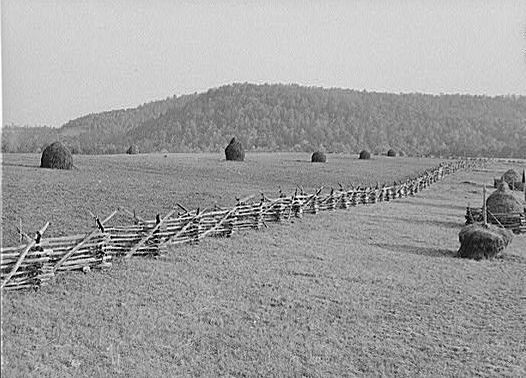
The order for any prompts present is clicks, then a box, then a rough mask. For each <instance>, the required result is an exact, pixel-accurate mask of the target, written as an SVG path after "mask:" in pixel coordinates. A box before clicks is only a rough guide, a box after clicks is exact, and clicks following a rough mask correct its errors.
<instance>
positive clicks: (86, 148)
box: [2, 83, 526, 158]
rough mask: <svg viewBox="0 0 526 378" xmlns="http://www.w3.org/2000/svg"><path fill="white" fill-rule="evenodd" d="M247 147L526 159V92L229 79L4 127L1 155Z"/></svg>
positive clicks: (186, 150) (274, 149) (200, 150)
mask: <svg viewBox="0 0 526 378" xmlns="http://www.w3.org/2000/svg"><path fill="white" fill-rule="evenodd" d="M233 136H235V137H236V139H238V140H240V141H241V142H242V144H243V145H244V146H245V149H246V150H248V151H307V152H311V151H314V150H319V149H321V150H324V151H326V152H344V153H356V152H358V151H360V150H362V149H367V150H369V151H371V152H372V153H383V152H385V151H387V150H388V149H390V148H393V149H395V150H396V151H398V152H403V153H405V154H410V155H420V154H423V155H428V154H432V155H455V156H488V157H493V156H494V157H516V158H526V97H524V96H499V97H487V96H472V95H427V94H418V93H414V94H390V93H376V92H366V91H356V90H346V89H325V88H319V87H305V86H299V85H282V84H272V85H269V84H265V85H254V84H247V83H245V84H232V85H227V86H223V87H219V88H215V89H210V90H208V91H207V92H204V93H201V94H193V95H187V96H180V97H177V96H173V97H169V98H167V99H165V100H161V101H155V102H151V103H148V104H144V105H141V106H139V107H137V108H133V109H123V110H114V111H109V112H104V113H98V114H90V115H87V116H84V117H80V118H77V119H75V120H72V121H70V122H68V123H66V124H65V125H64V126H62V127H61V128H59V129H51V128H17V127H8V128H4V132H3V136H2V151H4V152H37V151H39V150H41V149H42V147H43V146H45V145H46V144H47V143H49V142H50V141H52V140H56V139H59V140H61V141H63V142H64V143H65V144H66V145H68V146H69V147H70V149H72V151H73V152H74V153H84V154H100V153H103V154H107V153H124V151H126V149H127V148H128V147H129V146H130V145H131V144H136V145H137V146H138V147H139V150H140V151H142V152H151V151H163V150H166V151H170V152H205V151H221V150H223V149H224V147H225V146H226V144H227V143H228V141H229V140H230V139H231V138H232V137H233Z"/></svg>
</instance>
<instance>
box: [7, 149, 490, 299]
mask: <svg viewBox="0 0 526 378" xmlns="http://www.w3.org/2000/svg"><path fill="white" fill-rule="evenodd" d="M484 162H485V160H482V159H463V160H454V161H448V162H445V163H441V164H440V165H439V166H438V167H436V168H433V169H430V170H427V171H425V173H423V174H422V175H421V176H419V177H416V178H413V179H409V180H407V181H405V182H401V183H394V184H393V185H391V186H382V187H379V186H377V187H375V188H371V187H364V188H362V187H352V188H350V189H348V190H344V189H343V188H340V189H338V190H334V189H332V190H331V191H330V193H322V188H320V189H318V190H317V191H316V192H314V193H311V194H307V193H304V192H303V190H296V192H295V193H294V194H293V195H289V196H285V195H281V196H280V197H279V198H274V199H269V198H266V197H265V196H264V195H261V199H259V200H258V199H256V198H255V196H252V197H249V198H247V199H244V200H240V201H238V203H237V204H236V205H235V206H234V207H232V208H215V209H211V210H203V211H200V210H199V209H197V210H192V211H188V210H186V209H185V208H184V207H183V206H181V205H179V204H178V206H179V207H180V208H181V209H182V213H181V212H177V210H176V209H172V210H171V211H169V212H168V213H167V214H166V215H164V216H163V217H161V216H160V215H157V217H156V219H154V220H145V219H142V218H140V217H138V216H136V215H135V214H134V213H132V212H131V211H129V210H126V209H119V210H116V211H114V212H113V213H111V214H110V215H109V216H108V217H106V218H105V219H103V220H101V219H99V218H98V217H96V216H94V219H95V221H96V225H97V227H96V228H95V229H94V230H92V231H90V232H88V233H86V234H79V235H72V236H61V237H49V238H43V234H44V232H45V230H46V228H47V227H48V225H49V222H48V223H47V224H46V225H45V226H44V227H42V229H40V230H39V231H38V232H37V233H36V236H35V237H31V236H29V235H26V234H23V235H24V237H25V239H26V244H25V245H19V246H16V247H6V248H3V249H1V250H0V262H1V280H2V281H1V288H2V289H3V290H16V289H30V288H33V289H36V288H38V287H40V286H42V285H44V284H46V283H48V282H49V281H50V280H51V279H53V277H54V276H55V275H56V274H58V273H59V272H65V271H73V270H83V271H85V272H86V271H89V270H90V269H95V268H108V267H110V266H111V263H112V260H113V259H114V258H125V259H128V258H130V257H132V256H159V255H162V254H164V253H165V252H166V250H167V247H168V246H170V245H178V244H197V243H199V241H200V240H202V239H203V238H205V237H209V236H215V237H218V236H219V237H229V236H231V235H232V234H234V233H236V232H238V231H241V230H248V229H260V228H262V227H267V224H268V223H271V222H284V221H287V220H289V219H291V218H301V217H302V216H303V214H306V213H307V214H317V213H318V212H320V211H327V210H335V209H348V208H350V207H353V206H358V205H365V204H374V203H378V202H385V201H391V200H395V199H398V198H404V197H407V196H412V195H414V194H416V193H418V192H420V191H421V190H423V189H425V188H427V187H428V186H429V185H431V184H433V183H435V182H436V181H438V180H440V179H442V178H443V177H445V176H447V175H449V174H452V173H454V172H456V171H458V170H459V169H468V168H474V167H477V166H480V165H481V164H483V163H484ZM118 212H121V213H125V214H127V215H129V216H130V217H131V218H132V219H133V224H129V225H122V226H118V225H117V226H109V225H108V223H109V221H110V220H111V218H112V217H113V216H114V215H115V214H117V213H118Z"/></svg>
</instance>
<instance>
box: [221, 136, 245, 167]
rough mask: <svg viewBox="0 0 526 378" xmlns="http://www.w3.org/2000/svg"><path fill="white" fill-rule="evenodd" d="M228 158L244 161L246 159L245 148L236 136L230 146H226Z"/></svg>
mask: <svg viewBox="0 0 526 378" xmlns="http://www.w3.org/2000/svg"><path fill="white" fill-rule="evenodd" d="M225 156H226V160H234V161H243V160H245V150H244V149H243V145H242V144H241V142H239V141H237V140H236V138H235V137H234V138H232V140H231V141H230V143H229V144H228V146H226V148H225Z"/></svg>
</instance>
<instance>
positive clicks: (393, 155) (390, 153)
mask: <svg viewBox="0 0 526 378" xmlns="http://www.w3.org/2000/svg"><path fill="white" fill-rule="evenodd" d="M387 156H389V157H395V156H396V151H395V150H393V149H392V148H391V149H390V150H389V151H387Z"/></svg>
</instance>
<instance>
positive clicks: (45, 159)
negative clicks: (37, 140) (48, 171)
mask: <svg viewBox="0 0 526 378" xmlns="http://www.w3.org/2000/svg"><path fill="white" fill-rule="evenodd" d="M40 167H41V168H54V169H71V168H73V157H72V156H71V152H70V151H69V150H68V148H67V147H66V146H64V145H63V144H62V143H60V142H53V143H51V144H50V145H49V146H47V147H46V148H45V149H44V151H43V152H42V157H41V159H40Z"/></svg>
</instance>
